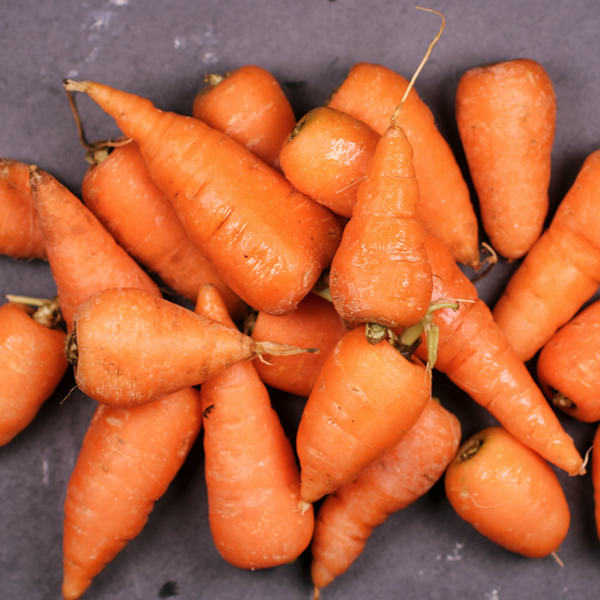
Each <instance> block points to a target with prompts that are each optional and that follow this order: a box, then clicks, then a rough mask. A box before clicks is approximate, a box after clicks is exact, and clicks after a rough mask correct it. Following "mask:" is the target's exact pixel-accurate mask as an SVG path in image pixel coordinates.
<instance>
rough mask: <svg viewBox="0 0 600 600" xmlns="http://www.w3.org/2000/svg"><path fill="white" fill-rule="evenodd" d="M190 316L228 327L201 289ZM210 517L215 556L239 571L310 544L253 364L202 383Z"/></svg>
mask: <svg viewBox="0 0 600 600" xmlns="http://www.w3.org/2000/svg"><path fill="white" fill-rule="evenodd" d="M196 312H198V313H199V314H201V315H204V316H206V317H208V318H210V319H214V320H215V321H218V322H220V323H223V324H224V325H228V326H230V327H233V322H232V321H231V319H230V317H229V315H228V314H227V311H226V309H225V306H224V304H223V303H222V301H221V300H220V299H219V298H218V292H215V288H212V287H211V286H203V287H202V288H201V289H200V293H199V296H198V303H197V305H196ZM200 395H201V398H202V410H203V414H204V453H205V475H206V487H207V490H208V519H209V523H210V529H211V533H212V537H213V541H214V543H215V546H216V548H217V550H218V551H219V553H220V554H221V556H222V557H223V558H224V559H225V560H226V561H227V562H229V563H231V564H232V565H234V566H236V567H239V568H242V569H265V568H269V567H275V566H278V565H282V564H285V563H288V562H290V561H292V560H294V559H296V558H297V557H298V556H299V555H300V554H301V553H302V552H303V551H304V550H305V549H306V548H307V547H308V544H309V543H310V539H311V537H312V533H313V527H314V515H313V510H312V506H310V507H306V510H305V511H303V510H302V509H301V507H300V506H299V503H300V472H299V470H298V467H297V465H296V459H295V457H294V452H293V450H292V446H291V444H290V441H289V440H288V438H287V437H286V435H285V432H284V431H283V428H282V427H281V423H280V422H279V417H278V416H277V413H276V412H275V411H274V410H273V409H272V408H271V401H270V398H269V393H268V391H267V388H266V387H265V385H264V384H263V383H262V382H261V381H260V378H259V377H258V374H257V373H256V370H255V369H254V364H253V363H250V362H242V363H237V364H235V365H233V366H232V367H230V368H229V369H227V370H226V371H224V372H223V373H221V374H219V375H217V376H216V377H213V378H211V379H209V380H208V381H206V382H204V383H203V384H202V388H201V392H200Z"/></svg>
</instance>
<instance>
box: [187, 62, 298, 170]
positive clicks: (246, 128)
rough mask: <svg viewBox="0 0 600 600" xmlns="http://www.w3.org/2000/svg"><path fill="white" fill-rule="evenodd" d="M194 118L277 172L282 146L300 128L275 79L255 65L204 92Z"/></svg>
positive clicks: (244, 68) (197, 97) (201, 94)
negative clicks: (296, 126) (223, 135)
mask: <svg viewBox="0 0 600 600" xmlns="http://www.w3.org/2000/svg"><path fill="white" fill-rule="evenodd" d="M192 115H193V116H194V117H195V118H196V119H200V120H201V121H204V122H205V123H206V124H207V125H208V126H209V127H212V128H213V129H216V130H217V131H222V132H223V133H224V134H226V135H227V136H229V137H230V138H232V139H233V140H235V141H236V142H238V144H241V145H242V146H245V147H246V148H248V150H250V151H251V152H252V153H253V154H255V155H256V156H258V158H260V159H261V160H264V161H265V162H266V163H267V164H269V165H271V166H272V167H275V168H279V151H280V150H281V146H282V145H283V142H284V141H285V139H286V138H287V137H288V136H289V135H290V133H291V131H292V129H293V128H294V125H295V124H296V117H295V116H294V111H293V110H292V106H291V105H290V103H289V101H288V99H287V98H286V96H285V94H284V93H283V90H282V89H281V86H280V85H279V83H277V80H276V79H275V77H273V75H271V74H270V73H269V72H268V71H266V70H265V69H263V68H261V67H257V66H255V65H246V66H243V67H240V68H239V69H236V70H235V71H232V72H231V73H227V74H226V75H225V77H224V78H223V79H222V80H221V81H220V82H219V83H217V84H216V85H213V84H210V85H209V86H207V87H205V88H204V89H202V90H200V92H199V93H198V95H197V96H196V98H195V99H194V105H193V108H192Z"/></svg>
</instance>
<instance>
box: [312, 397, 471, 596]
mask: <svg viewBox="0 0 600 600" xmlns="http://www.w3.org/2000/svg"><path fill="white" fill-rule="evenodd" d="M460 434H461V430H460V423H459V421H458V419H457V418H456V417H455V416H454V415H453V414H452V413H450V412H448V411H447V410H445V409H444V408H442V406H440V404H439V403H438V402H436V401H435V400H433V399H432V400H430V401H429V402H428V403H427V405H426V406H425V409H424V410H423V412H422V413H421V416H420V417H419V419H418V420H417V422H416V423H415V424H414V425H413V426H412V427H411V429H410V430H409V432H408V433H407V434H406V436H405V437H404V438H403V439H402V440H401V441H400V442H399V443H398V444H396V446H394V447H392V448H390V449H389V450H388V451H387V452H386V453H385V454H383V456H381V458H379V459H378V460H376V461H375V462H373V463H372V464H371V465H369V466H368V467H367V468H366V469H365V470H364V471H363V472H362V473H361V474H360V475H359V476H358V477H357V478H356V480H355V481H352V482H351V483H348V484H346V485H344V486H342V487H341V488H339V489H338V490H337V491H335V492H334V493H333V494H331V495H330V496H328V497H327V499H326V500H325V502H324V503H323V505H322V506H321V508H320V509H319V512H318V513H317V519H316V522H315V533H314V536H313V541H312V544H311V551H312V556H313V561H312V567H311V574H312V580H313V583H314V585H315V588H316V589H317V590H319V589H321V588H323V587H325V586H326V585H329V584H330V583H331V582H332V581H333V580H334V579H335V578H336V577H337V576H338V575H341V574H342V573H344V572H345V571H346V570H347V569H348V568H349V567H350V565H351V564H352V563H353V562H354V561H355V560H356V558H357V557H358V556H359V555H360V553H361V552H362V551H363V548H364V547H365V544H366V542H367V540H368V539H369V536H370V535H371V532H372V531H373V529H374V528H375V527H377V526H378V525H381V524H382V523H383V522H384V521H385V520H386V519H387V518H388V517H389V516H390V515H391V514H392V513H395V512H397V511H399V510H402V509H403V508H406V507H407V506H408V505H410V504H412V503H413V502H415V500H417V499H418V498H420V497H421V496H422V495H423V494H425V493H426V492H427V491H428V490H429V489H430V488H431V487H432V486H433V484H434V483H435V482H436V481H437V480H438V479H439V478H440V477H441V476H442V475H443V473H444V470H445V469H446V466H447V465H448V463H449V462H450V460H452V458H454V455H455V453H456V450H457V448H458V445H459V443H460Z"/></svg>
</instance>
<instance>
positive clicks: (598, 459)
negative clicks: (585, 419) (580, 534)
mask: <svg viewBox="0 0 600 600" xmlns="http://www.w3.org/2000/svg"><path fill="white" fill-rule="evenodd" d="M593 449H594V451H593V454H592V481H593V484H594V503H595V510H594V516H595V519H596V532H597V534H598V538H600V427H598V428H597V429H596V435H595V436H594V444H593Z"/></svg>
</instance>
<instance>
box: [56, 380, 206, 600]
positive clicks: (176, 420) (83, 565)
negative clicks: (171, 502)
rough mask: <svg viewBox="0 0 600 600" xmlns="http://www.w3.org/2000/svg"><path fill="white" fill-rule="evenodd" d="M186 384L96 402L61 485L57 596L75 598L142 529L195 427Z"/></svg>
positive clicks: (193, 396)
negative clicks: (131, 402)
mask: <svg viewBox="0 0 600 600" xmlns="http://www.w3.org/2000/svg"><path fill="white" fill-rule="evenodd" d="M200 406H201V405H200V397H199V394H198V392H197V391H196V390H194V389H192V388H188V389H186V390H183V391H180V392H177V393H176V394H172V395H170V396H167V397H166V398H163V399H162V400H159V401H157V402H154V403H152V404H148V405H147V406H138V407H135V408H131V409H123V408H117V407H112V406H103V405H100V406H98V408H97V409H96V412H95V413H94V417H93V419H92V422H91V424H90V427H89V429H88V431H87V433H86V435H85V438H84V440H83V445H82V447H81V451H80V453H79V456H78V458H77V463H76V465H75V469H74V470H73V474H72V475H71V478H70V480H69V485H68V487H67V495H66V499H65V521H64V540H63V548H64V559H63V561H64V579H63V588H62V591H63V597H64V598H65V600H76V599H77V598H79V597H80V596H81V595H82V594H83V593H84V592H85V590H86V589H87V588H88V586H89V585H90V583H91V581H92V578H93V577H95V576H96V575H97V574H98V573H99V572H100V571H101V570H102V569H103V568H104V566H105V565H106V564H107V563H108V562H110V561H111V560H113V558H115V556H116V555H117V554H118V553H119V552H120V551H121V550H122V549H123V547H124V546H125V545H126V544H127V542H128V541H129V540H131V539H132V538H134V537H135V536H136V535H138V533H139V532H140V531H141V530H142V528H143V527H144V525H145V524H146V521H147V519H148V515H149V514H150V512H151V510H152V508H153V506H154V503H155V502H156V500H158V499H159V498H160V497H161V496H162V495H163V494H164V493H165V491H166V489H167V487H168V485H169V484H170V483H171V481H172V480H173V478H174V477H175V475H176V474H177V472H178V471H179V468H180V467H181V465H182V464H183V461H184V460H185V458H186V456H187V454H188V451H189V450H190V448H191V447H192V444H193V443H194V440H195V439H196V436H197V435H198V432H199V430H200V427H201V424H202V411H201V408H200Z"/></svg>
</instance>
